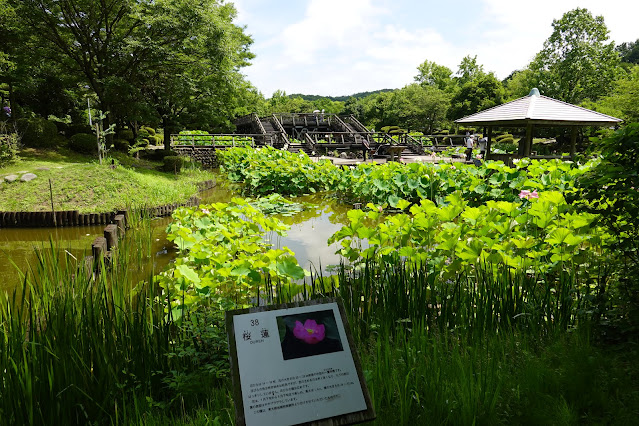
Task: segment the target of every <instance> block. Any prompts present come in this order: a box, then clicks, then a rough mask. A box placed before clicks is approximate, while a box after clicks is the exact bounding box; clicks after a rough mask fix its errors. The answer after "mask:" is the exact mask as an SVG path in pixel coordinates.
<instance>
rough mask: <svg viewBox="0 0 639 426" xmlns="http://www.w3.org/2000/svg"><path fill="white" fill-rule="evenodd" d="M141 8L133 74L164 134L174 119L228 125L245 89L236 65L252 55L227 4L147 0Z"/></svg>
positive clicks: (216, 127) (209, 126)
mask: <svg viewBox="0 0 639 426" xmlns="http://www.w3.org/2000/svg"><path fill="white" fill-rule="evenodd" d="M144 12H145V13H144V22H145V25H146V27H147V31H146V33H145V34H144V35H143V36H142V37H141V39H140V40H139V42H141V43H143V44H144V45H146V46H147V48H148V49H149V50H148V52H147V55H146V60H145V62H142V63H140V65H139V66H138V69H137V73H136V76H137V77H138V80H137V81H138V85H139V87H140V90H141V93H142V94H143V96H144V98H145V100H146V102H147V103H148V104H149V105H150V106H151V107H152V108H153V109H154V110H155V112H156V113H157V115H158V117H159V118H160V119H161V120H162V123H163V127H164V130H165V135H170V134H171V133H172V132H173V129H175V127H176V126H178V125H180V123H182V124H184V123H192V125H196V124H197V125H198V127H199V128H202V127H205V128H207V129H210V130H213V131H230V130H231V129H232V123H231V117H232V116H233V115H234V112H235V108H236V107H237V106H239V105H238V104H237V102H236V100H237V99H238V98H241V97H240V96H238V95H239V93H240V92H241V91H243V90H247V85H246V84H245V81H244V78H243V76H242V75H241V74H240V73H239V69H240V68H241V67H243V66H246V65H248V64H249V62H248V61H249V59H251V58H252V57H253V54H251V53H250V51H249V50H248V46H249V45H250V44H251V43H252V40H251V38H250V37H249V36H247V35H246V34H244V31H243V29H242V28H240V27H238V26H236V25H234V24H233V19H234V18H235V16H236V10H235V8H234V7H233V5H232V4H225V3H219V2H217V1H214V0H166V1H156V2H153V3H150V4H149V5H148V6H147V7H146V9H145V10H144ZM204 124H207V125H206V126H204ZM168 147H169V144H168V137H165V148H167V149H168Z"/></svg>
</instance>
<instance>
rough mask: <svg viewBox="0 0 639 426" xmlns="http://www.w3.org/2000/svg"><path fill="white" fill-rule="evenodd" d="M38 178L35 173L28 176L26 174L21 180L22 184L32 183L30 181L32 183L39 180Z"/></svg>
mask: <svg viewBox="0 0 639 426" xmlns="http://www.w3.org/2000/svg"><path fill="white" fill-rule="evenodd" d="M37 177H38V176H36V175H34V174H33V173H26V174H24V175H22V176H21V177H20V180H21V181H22V182H30V181H32V180H33V179H35V178H37Z"/></svg>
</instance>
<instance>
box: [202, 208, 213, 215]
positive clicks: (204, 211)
mask: <svg viewBox="0 0 639 426" xmlns="http://www.w3.org/2000/svg"><path fill="white" fill-rule="evenodd" d="M202 213H204V214H211V212H210V211H208V210H207V209H202Z"/></svg>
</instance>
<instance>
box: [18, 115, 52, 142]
mask: <svg viewBox="0 0 639 426" xmlns="http://www.w3.org/2000/svg"><path fill="white" fill-rule="evenodd" d="M17 126H18V132H19V133H20V141H21V142H22V144H23V145H24V146H28V147H31V148H52V147H54V146H55V137H56V135H57V134H58V129H57V127H56V126H55V124H54V123H52V122H51V121H48V120H45V119H44V118H21V119H19V120H18V121H17Z"/></svg>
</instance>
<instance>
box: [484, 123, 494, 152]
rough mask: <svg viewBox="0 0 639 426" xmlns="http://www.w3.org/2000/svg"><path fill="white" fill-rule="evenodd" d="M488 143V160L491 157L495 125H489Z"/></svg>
mask: <svg viewBox="0 0 639 426" xmlns="http://www.w3.org/2000/svg"><path fill="white" fill-rule="evenodd" d="M487 137H488V143H487V144H486V158H485V159H486V160H488V159H489V158H490V147H491V145H492V139H493V126H489V127H488V136H487Z"/></svg>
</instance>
